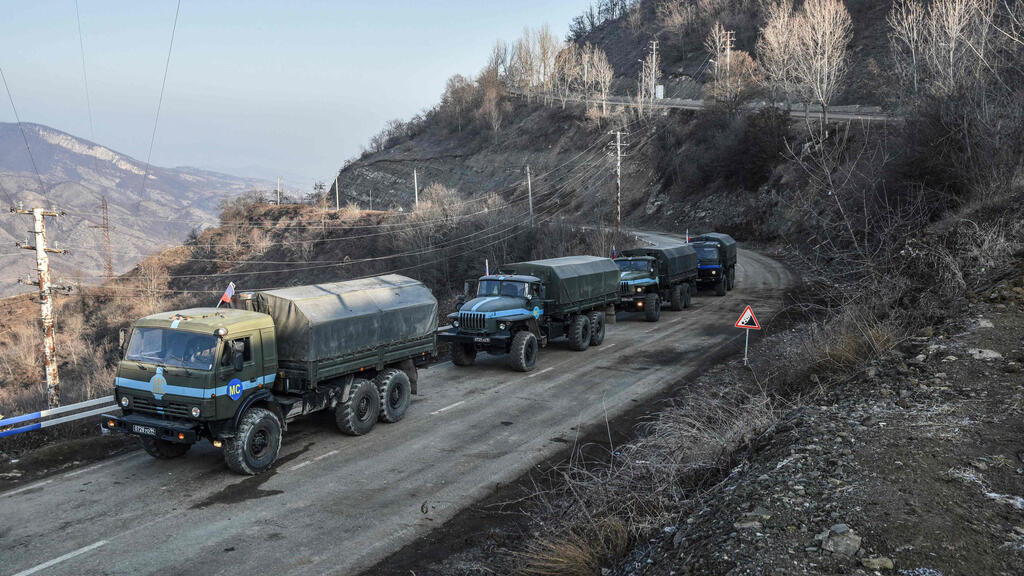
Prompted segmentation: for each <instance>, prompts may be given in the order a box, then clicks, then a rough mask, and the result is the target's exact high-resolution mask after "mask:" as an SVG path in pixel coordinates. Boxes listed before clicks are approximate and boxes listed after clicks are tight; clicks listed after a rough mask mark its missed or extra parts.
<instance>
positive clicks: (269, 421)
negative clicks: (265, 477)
mask: <svg viewBox="0 0 1024 576" xmlns="http://www.w3.org/2000/svg"><path fill="white" fill-rule="evenodd" d="M280 450H281V420H279V419H278V418H277V414H274V413H273V412H271V411H270V410H267V409H266V408H259V407H253V408H249V409H248V410H246V411H245V414H243V415H242V419H241V420H240V421H239V422H238V430H236V431H235V436H234V438H227V439H225V440H224V463H225V464H227V467H228V468H230V469H231V471H232V472H235V473H236V474H249V475H252V474H259V473H260V472H264V471H266V470H267V469H268V468H270V466H271V465H272V464H273V463H274V460H277V453H278V452H279V451H280Z"/></svg>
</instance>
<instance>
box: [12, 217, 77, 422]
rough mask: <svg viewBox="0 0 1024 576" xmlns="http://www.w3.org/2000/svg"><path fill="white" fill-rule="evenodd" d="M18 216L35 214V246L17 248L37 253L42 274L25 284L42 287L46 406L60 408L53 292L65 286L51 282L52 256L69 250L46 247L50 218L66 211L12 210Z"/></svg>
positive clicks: (28, 245)
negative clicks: (48, 220)
mask: <svg viewBox="0 0 1024 576" xmlns="http://www.w3.org/2000/svg"><path fill="white" fill-rule="evenodd" d="M11 212H14V213H16V214H31V215H32V233H33V235H34V236H35V245H30V244H23V243H21V242H18V243H17V244H16V246H18V247H19V248H24V249H25V250H34V251H35V253H36V270H37V272H38V273H39V280H38V281H37V282H32V281H30V280H26V281H23V282H24V283H25V284H30V285H34V286H38V287H39V309H40V316H41V318H42V321H43V361H44V363H45V365H46V403H47V406H48V407H50V408H56V407H57V406H60V377H59V376H58V375H57V344H56V340H55V339H54V323H53V289H54V288H58V289H62V288H64V287H62V286H54V285H53V284H51V283H50V257H49V255H50V254H67V251H66V250H57V249H54V248H50V247H49V246H47V245H46V217H47V216H50V217H57V216H63V215H64V212H57V211H53V210H45V209H43V208H33V209H31V210H23V209H20V208H11Z"/></svg>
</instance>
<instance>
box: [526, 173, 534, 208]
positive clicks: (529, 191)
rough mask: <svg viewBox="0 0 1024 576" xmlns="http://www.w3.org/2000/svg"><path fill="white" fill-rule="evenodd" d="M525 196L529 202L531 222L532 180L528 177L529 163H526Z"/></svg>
mask: <svg viewBox="0 0 1024 576" xmlns="http://www.w3.org/2000/svg"><path fill="white" fill-rule="evenodd" d="M526 198H527V200H528V201H529V202H530V222H531V223H532V222H533V182H532V179H531V178H530V165H529V164H527V165H526Z"/></svg>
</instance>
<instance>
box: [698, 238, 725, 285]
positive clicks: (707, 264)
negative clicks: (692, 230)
mask: <svg viewBox="0 0 1024 576" xmlns="http://www.w3.org/2000/svg"><path fill="white" fill-rule="evenodd" d="M690 245H691V246H693V248H694V250H696V251H697V260H698V262H699V264H698V265H697V281H698V283H700V284H703V285H705V286H710V287H712V288H714V290H715V294H717V295H718V296H725V293H726V292H727V291H728V290H729V289H730V288H731V286H730V281H729V276H730V274H729V266H728V264H727V262H726V258H725V248H724V247H723V246H721V245H720V244H719V243H717V242H713V241H710V240H708V241H701V242H693V243H691V244H690Z"/></svg>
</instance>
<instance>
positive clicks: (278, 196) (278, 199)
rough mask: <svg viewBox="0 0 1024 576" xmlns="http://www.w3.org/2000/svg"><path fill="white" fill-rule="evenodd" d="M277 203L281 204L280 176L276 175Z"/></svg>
mask: <svg viewBox="0 0 1024 576" xmlns="http://www.w3.org/2000/svg"><path fill="white" fill-rule="evenodd" d="M277 205H278V206H280V205H281V177H280V176H278V177H277Z"/></svg>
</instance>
